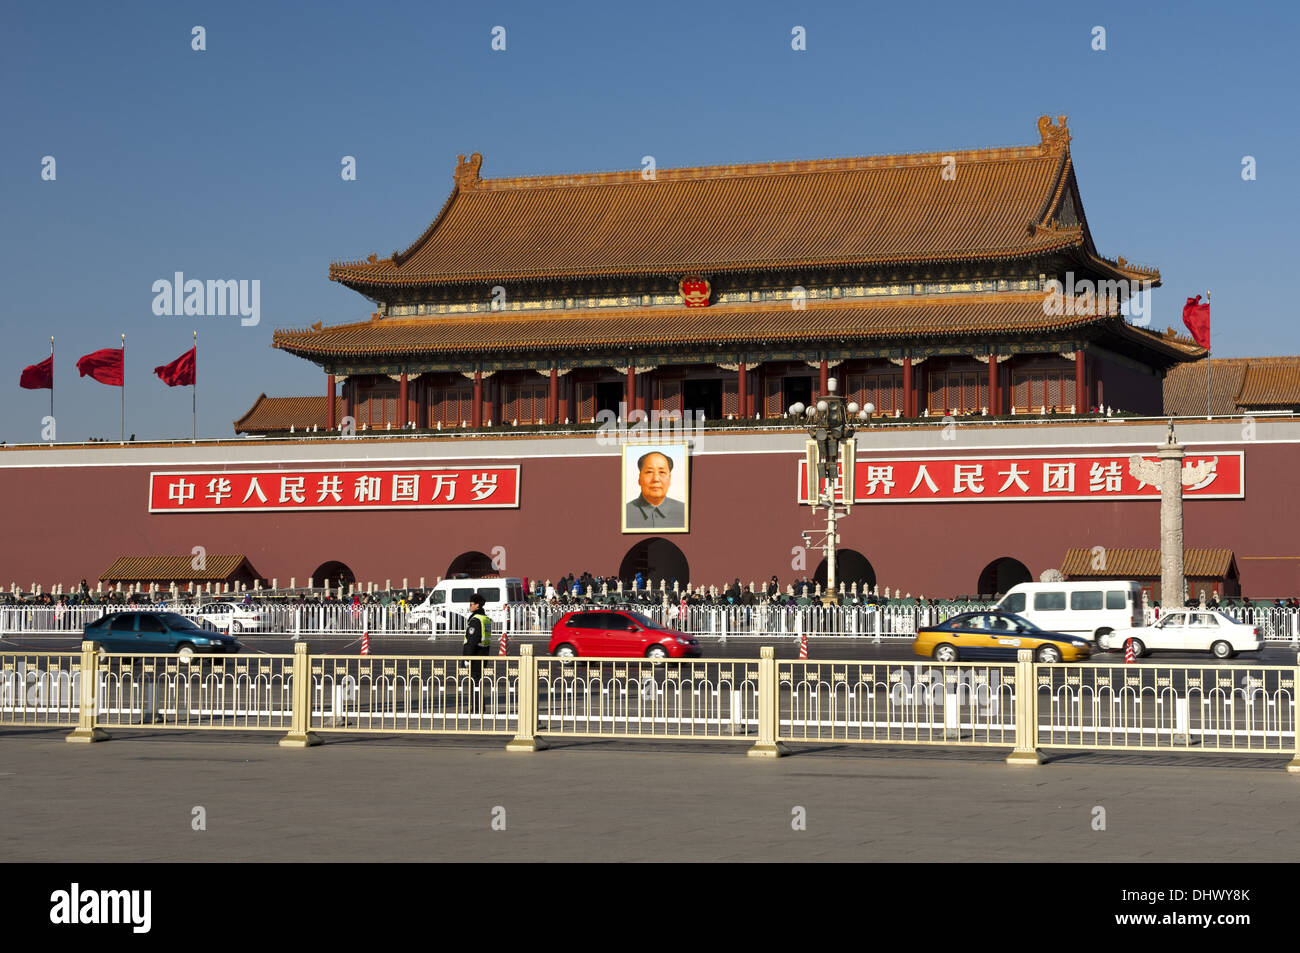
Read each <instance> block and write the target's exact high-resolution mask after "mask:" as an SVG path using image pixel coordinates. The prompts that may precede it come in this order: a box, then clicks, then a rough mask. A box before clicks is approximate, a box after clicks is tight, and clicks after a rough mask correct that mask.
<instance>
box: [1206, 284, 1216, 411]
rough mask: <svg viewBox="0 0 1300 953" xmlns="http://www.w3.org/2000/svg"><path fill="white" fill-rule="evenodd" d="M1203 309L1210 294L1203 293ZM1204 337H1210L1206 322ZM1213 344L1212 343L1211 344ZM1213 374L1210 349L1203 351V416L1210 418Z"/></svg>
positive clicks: (1207, 304) (1208, 305) (1207, 306)
mask: <svg viewBox="0 0 1300 953" xmlns="http://www.w3.org/2000/svg"><path fill="white" fill-rule="evenodd" d="M1205 307H1206V308H1207V309H1208V308H1209V307H1210V293H1209V292H1208V291H1207V292H1205ZM1205 336H1206V337H1209V336H1210V324H1209V321H1208V320H1207V322H1206V327H1205ZM1211 343H1213V342H1211ZM1213 373H1214V365H1213V364H1211V363H1210V349H1209V348H1208V347H1207V348H1206V349H1205V416H1206V417H1207V418H1208V417H1209V416H1210V376H1211V375H1212V374H1213Z"/></svg>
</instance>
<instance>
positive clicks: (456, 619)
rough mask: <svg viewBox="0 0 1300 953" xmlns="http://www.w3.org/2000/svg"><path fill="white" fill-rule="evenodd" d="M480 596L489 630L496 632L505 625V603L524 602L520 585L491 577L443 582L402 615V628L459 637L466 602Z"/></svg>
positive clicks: (517, 581)
mask: <svg viewBox="0 0 1300 953" xmlns="http://www.w3.org/2000/svg"><path fill="white" fill-rule="evenodd" d="M476 592H478V593H481V594H482V595H483V599H484V606H483V608H484V609H486V610H487V614H488V618H490V619H491V620H492V627H493V629H494V630H495V631H497V632H499V631H501V630H502V628H503V627H504V626H505V624H506V612H505V606H506V603H508V602H523V601H524V581H523V580H522V579H516V578H502V577H500V576H494V577H492V578H489V579H444V580H442V582H440V583H438V584H437V585H436V586H434V587H433V589H432V591H430V593H429V595H428V596H426V597H425V600H424V601H423V602H421V603H420V604H419V605H418V606H416V607H415V608H414V609H412V610H411V611H410V612H408V613H407V614H406V624H407V625H408V626H409V627H410V628H412V629H420V630H422V631H424V632H448V633H463V632H464V631H465V625H466V624H467V623H468V622H469V599H470V596H472V595H474V593H476Z"/></svg>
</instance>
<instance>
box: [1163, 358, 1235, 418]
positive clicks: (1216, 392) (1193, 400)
mask: <svg viewBox="0 0 1300 953" xmlns="http://www.w3.org/2000/svg"><path fill="white" fill-rule="evenodd" d="M1245 373H1246V361H1245V360H1244V359H1241V358H1218V357H1215V358H1209V359H1207V360H1202V361H1195V362H1192V363H1187V364H1179V365H1176V366H1174V367H1171V368H1169V373H1168V374H1166V375H1165V383H1164V391H1165V413H1166V414H1169V415H1170V416H1171V417H1196V416H1200V415H1203V414H1206V413H1209V414H1213V415H1214V416H1218V417H1222V416H1228V415H1230V414H1235V413H1236V412H1237V392H1238V391H1239V390H1240V389H1241V381H1242V378H1243V377H1244V376H1245ZM1207 386H1208V387H1209V399H1208V404H1207V400H1206V387H1207ZM1207 406H1208V407H1209V409H1208V411H1207V410H1206V407H1207Z"/></svg>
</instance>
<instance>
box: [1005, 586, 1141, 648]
mask: <svg viewBox="0 0 1300 953" xmlns="http://www.w3.org/2000/svg"><path fill="white" fill-rule="evenodd" d="M997 608H999V609H1001V610H1002V611H1003V612H1014V613H1015V614H1016V615H1018V616H1021V617H1023V618H1025V619H1028V620H1029V621H1030V622H1032V623H1033V624H1034V625H1036V626H1038V627H1039V628H1040V629H1046V630H1047V631H1048V632H1064V633H1066V634H1068V635H1081V636H1083V637H1084V638H1086V639H1091V640H1093V641H1094V642H1096V643H1097V644H1098V645H1100V644H1101V643H1100V640H1101V637H1102V636H1104V635H1109V634H1110V633H1111V632H1114V631H1115V630H1117V629H1128V628H1133V627H1136V626H1140V625H1143V624H1144V623H1145V621H1146V620H1145V619H1144V618H1143V614H1142V586H1141V584H1140V583H1136V582H1131V581H1129V580H1124V579H1109V580H1107V579H1100V580H1090V581H1088V582H1022V583H1020V584H1019V585H1017V586H1012V587H1011V589H1010V591H1009V592H1007V594H1006V595H1005V596H1003V597H1002V601H1001V602H999V603H998V605H997Z"/></svg>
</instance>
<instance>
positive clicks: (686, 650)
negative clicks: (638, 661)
mask: <svg viewBox="0 0 1300 953" xmlns="http://www.w3.org/2000/svg"><path fill="white" fill-rule="evenodd" d="M547 651H548V652H550V653H551V654H552V655H558V656H560V657H561V658H575V657H577V656H580V655H582V656H594V657H596V658H611V657H612V658H699V657H700V643H699V642H697V641H695V639H694V637H692V636H689V635H687V634H685V633H684V632H678V631H677V630H676V629H666V628H664V627H663V626H662V625H660V624H659V623H658V622H656V621H655V620H654V619H651V618H650V617H648V616H644V615H642V614H641V613H640V612H626V611H624V610H622V609H600V610H594V611H589V612H567V613H565V614H564V615H563V616H561V617H560V621H559V622H557V623H555V628H554V629H552V630H551V642H550V645H548V646H547Z"/></svg>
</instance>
